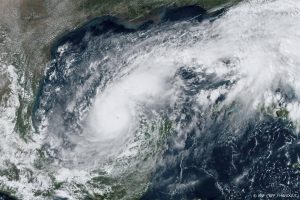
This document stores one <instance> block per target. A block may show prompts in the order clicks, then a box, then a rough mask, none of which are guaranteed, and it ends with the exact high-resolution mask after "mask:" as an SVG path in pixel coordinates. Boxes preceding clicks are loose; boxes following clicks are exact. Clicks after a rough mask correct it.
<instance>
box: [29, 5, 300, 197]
mask: <svg viewBox="0 0 300 200" xmlns="http://www.w3.org/2000/svg"><path fill="white" fill-rule="evenodd" d="M181 9H183V8H181ZM188 9H191V7H189V8H188ZM195 9H196V10H198V11H199V12H195V13H194V12H191V13H192V15H193V16H185V15H183V16H180V15H179V16H178V15H177V14H178V13H184V9H183V10H180V12H178V13H177V11H176V10H175V11H174V12H173V14H170V13H169V14H167V15H166V16H169V20H168V18H165V20H166V21H172V20H175V21H176V20H180V19H182V18H181V17H183V19H184V20H188V19H190V18H191V17H194V16H198V15H199V14H200V17H199V18H198V20H199V21H201V20H203V18H205V19H207V18H208V15H207V14H206V13H205V12H203V10H202V9H199V8H195ZM177 17H178V18H177ZM209 17H211V18H212V19H213V18H214V17H216V16H209ZM196 20H197V19H196ZM174 23H177V22H172V23H170V22H165V23H163V24H161V25H155V26H157V28H153V26H154V25H152V23H151V22H148V23H146V24H144V25H142V26H141V27H133V26H132V25H128V24H124V23H119V21H118V20H117V19H115V18H111V17H104V18H99V19H96V20H94V21H92V22H90V23H88V24H86V25H85V26H83V27H82V28H80V29H78V30H76V31H74V32H72V33H70V34H68V35H66V36H64V37H63V38H62V39H60V40H59V41H58V42H57V43H56V44H55V45H54V47H53V49H52V56H53V59H54V60H55V61H54V62H53V63H52V64H51V66H50V68H49V70H48V71H47V74H46V76H45V79H44V80H43V82H42V84H41V90H40V94H39V96H38V98H37V103H36V109H35V113H34V119H35V122H36V124H37V126H38V123H39V122H40V121H41V118H42V117H43V115H44V114H45V115H46V116H47V117H48V118H49V119H50V120H49V121H50V122H51V121H52V123H53V124H56V126H53V127H52V128H51V129H52V130H51V131H52V132H53V133H61V134H59V135H60V136H62V137H63V138H64V139H65V142H64V143H62V145H65V148H71V147H72V145H74V144H72V142H69V140H68V136H67V135H64V134H65V133H70V132H76V131H77V130H80V129H81V127H80V126H78V127H76V126H75V127H74V125H76V124H78V119H79V118H80V111H79V110H77V109H74V110H72V111H68V110H70V109H69V106H70V102H72V101H73V99H74V97H75V96H76V102H75V104H76V106H75V107H77V108H78V107H81V108H82V107H88V106H89V105H90V102H89V99H92V98H93V97H94V96H95V94H96V89H97V88H99V87H104V86H105V85H106V84H107V83H108V82H109V81H110V80H113V79H114V78H115V75H116V74H117V73H118V72H119V70H120V69H121V66H122V63H123V62H127V61H126V59H124V57H123V56H120V55H122V54H123V53H124V52H125V51H124V49H122V47H126V45H127V44H126V43H130V45H136V44H138V43H139V42H140V40H137V42H135V41H132V40H131V39H132V35H131V37H126V35H127V34H132V33H139V31H141V30H143V33H145V34H143V35H142V36H140V38H143V37H145V38H147V37H148V36H147V34H149V35H151V34H152V35H155V34H156V31H157V30H158V29H160V28H161V29H163V28H165V27H168V26H173V25H174ZM197 23H199V22H197ZM147 30H150V31H147ZM87 34H88V35H89V37H86V35H87ZM99 35H101V43H99V40H96V39H95V38H97V37H98V36H99ZM116 37H118V38H119V39H120V38H121V39H120V40H123V41H122V43H119V42H117V43H114V42H112V41H116V40H115V38H116ZM120 40H118V41H120ZM175 40H176V38H175ZM91 41H92V42H95V44H97V45H94V46H93V47H91V46H90V45H88V43H90V42H91ZM65 44H67V45H68V47H66V49H67V50H66V51H63V50H59V48H61V47H62V46H64V45H65ZM120 46H121V50H120V51H118V50H116V49H118V48H119V47H120ZM112 49H113V51H112ZM131 51H132V50H131ZM107 52H110V54H109V56H110V57H114V58H115V60H114V61H113V62H111V63H113V64H115V66H120V68H118V69H116V68H114V69H112V68H111V67H112V65H104V64H102V65H101V66H102V67H101V68H100V69H98V68H97V70H100V72H101V73H99V76H96V77H94V78H91V77H93V74H95V71H93V70H90V69H89V70H87V66H89V65H87V63H89V64H90V63H92V62H93V61H96V60H97V59H98V58H99V57H103V58H105V56H107V55H108V54H107ZM74 55H75V56H74ZM70 56H71V57H70ZM125 56H126V55H125ZM70 58H74V59H73V61H72V63H73V64H72V66H76V67H75V68H73V69H72V70H71V69H69V68H68V65H67V63H68V61H70ZM96 58H97V59H96ZM231 62H234V61H232V60H223V63H224V64H225V65H230V64H231ZM74 63H75V64H74ZM123 65H126V63H125V64H124V63H123ZM54 72H55V78H53V76H54V75H53V73H54ZM175 77H176V78H177V79H180V80H181V82H182V84H183V86H184V89H183V90H182V91H181V92H182V93H183V95H182V96H184V98H183V99H181V100H180V102H179V103H178V104H180V106H178V109H177V110H176V111H174V110H172V111H170V113H172V114H174V113H177V118H175V122H177V123H178V124H180V125H181V129H180V130H185V131H187V132H188V133H187V134H186V138H185V139H184V145H183V146H180V147H178V145H177V144H176V141H174V138H173V135H171V136H170V138H168V139H167V146H168V148H166V150H165V152H164V153H163V155H162V158H161V159H160V161H159V162H158V163H157V165H156V167H155V169H154V171H153V173H152V176H151V177H152V178H151V179H150V186H149V188H148V190H147V192H146V193H145V194H144V195H143V197H142V199H143V200H154V199H160V200H161V199H178V200H179V199H197V198H201V199H253V198H254V196H255V195H257V194H278V192H279V191H280V193H284V194H295V195H297V194H298V195H300V194H299V193H300V192H299V181H298V180H299V177H300V174H299V171H298V169H296V168H295V167H293V164H295V163H297V162H298V161H297V159H298V158H299V152H300V144H298V143H297V142H298V141H299V140H298V139H297V137H296V131H295V128H294V126H293V124H292V123H291V122H289V121H288V120H285V119H281V118H277V117H273V116H270V115H268V114H264V113H259V112H257V113H255V114H254V115H253V116H251V117H249V119H248V120H246V121H245V123H243V124H240V125H239V126H233V124H232V120H237V118H238V117H237V116H239V115H238V114H236V113H238V111H234V110H236V109H238V106H236V105H232V106H230V107H229V108H228V109H222V110H219V111H217V112H211V113H210V114H209V118H210V119H209V120H208V119H207V118H208V117H207V116H205V115H200V114H199V113H198V112H196V111H195V109H194V106H193V105H194V104H195V102H194V101H195V96H196V95H197V94H198V93H199V91H200V90H202V89H203V88H207V89H214V88H219V87H225V88H230V87H231V86H232V85H233V84H234V81H232V80H230V79H226V78H225V79H222V80H220V79H218V78H217V77H216V76H214V75H207V74H201V73H199V72H197V71H196V70H193V69H191V68H188V67H185V66H183V67H180V68H179V69H178V70H177V71H176V75H175ZM86 83H88V87H85V89H84V90H83V91H82V93H81V95H80V96H78V95H77V94H76V91H78V89H82V88H83V87H82V85H84V84H86ZM57 88H59V90H56V91H57V92H54V91H55V89H57ZM283 93H285V92H284V91H283ZM286 95H290V94H286ZM225 99H226V94H224V95H220V96H219V97H218V98H217V99H216V101H215V102H214V105H218V104H220V103H222V102H223V101H224V100H225ZM41 110H42V112H41ZM65 111H66V112H65ZM67 111H68V112H67ZM168 112H169V111H168ZM53 113H61V116H63V118H57V115H53ZM178 113H180V114H178ZM239 114H241V113H239ZM182 115H184V116H185V117H184V118H182V117H181V116H182ZM195 119H197V120H196V123H194V122H195ZM191 124H193V125H191ZM59 125H61V127H64V130H61V129H59V130H56V127H58V126H59ZM177 131H178V130H177ZM174 132H175V133H174V134H177V135H180V132H177V133H176V131H174ZM55 156H56V157H58V158H59V157H60V155H59V152H58V153H57V155H54V157H55ZM273 199H281V197H276V198H273Z"/></svg>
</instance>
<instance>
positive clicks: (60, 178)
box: [0, 0, 300, 200]
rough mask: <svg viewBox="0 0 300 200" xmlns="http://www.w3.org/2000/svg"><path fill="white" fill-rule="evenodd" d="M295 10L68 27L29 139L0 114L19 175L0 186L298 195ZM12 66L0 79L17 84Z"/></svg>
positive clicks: (141, 195)
mask: <svg viewBox="0 0 300 200" xmlns="http://www.w3.org/2000/svg"><path fill="white" fill-rule="evenodd" d="M299 22H300V2H299V1H297V0H272V1H271V0H249V1H242V2H240V3H237V4H235V5H233V6H231V7H229V8H226V9H222V11H221V12H217V14H213V15H210V14H203V15H200V18H199V16H197V17H195V18H189V19H187V20H176V21H172V20H166V21H164V22H161V23H158V24H146V25H143V26H141V27H138V28H132V27H130V26H127V25H126V24H125V25H124V24H123V23H120V22H119V21H118V20H117V19H115V18H111V17H107V18H104V19H102V21H101V22H100V24H101V26H100V28H99V27H98V28H96V29H94V28H93V24H92V25H90V26H91V28H88V29H85V30H81V31H80V34H79V33H78V34H77V33H75V32H74V33H73V34H74V35H68V36H66V37H65V38H64V39H63V40H60V41H59V42H58V43H57V46H55V47H53V50H52V60H51V62H49V63H48V64H47V66H46V69H45V72H44V78H43V80H42V81H41V83H40V88H39V92H38V93H37V95H36V98H35V104H34V109H33V113H32V121H33V128H32V132H33V136H32V140H30V141H29V144H27V145H25V144H22V142H21V141H19V140H18V139H15V138H14V136H12V135H11V134H10V135H8V133H11V132H12V131H13V127H12V125H8V124H7V123H4V122H5V121H11V120H12V119H11V118H12V117H10V116H4V115H2V114H1V115H0V127H2V128H1V131H0V133H1V135H2V136H3V135H6V137H11V140H13V141H14V142H13V143H20V145H21V146H24V150H23V153H20V154H19V157H20V160H24V161H23V164H22V165H21V166H20V169H19V170H20V173H19V176H20V179H21V180H22V181H20V182H22V184H21V183H20V184H14V181H15V180H13V179H7V180H6V181H5V182H6V183H7V184H6V186H7V187H9V188H12V189H13V190H14V191H16V192H17V193H18V194H19V196H20V197H21V198H22V199H47V198H48V197H47V195H44V196H43V197H41V196H37V195H33V194H34V193H36V192H37V191H51V194H52V197H49V199H53V198H54V199H70V200H71V199H84V198H87V197H89V196H90V197H94V198H95V199H97V198H96V197H98V198H99V199H102V198H103V199H143V200H148V199H149V200H150V199H151V200H153V199H255V197H257V195H259V194H269V195H270V194H273V195H276V198H280V197H283V196H282V195H287V194H289V195H294V196H293V197H297V196H298V195H300V194H299V181H298V180H299V178H300V177H299V169H300V168H299V163H300V160H299V154H300V146H299V138H298V134H299V128H300V80H299V77H300V68H299V67H300V56H299V53H298V52H299V49H300V23H299ZM107 27H109V28H107ZM76 34H77V35H76ZM6 68H7V72H4V71H3V73H8V74H10V76H7V77H8V79H7V80H6V79H3V80H2V79H1V80H0V88H1V87H2V85H5V84H10V85H11V91H12V93H17V91H19V90H21V86H18V84H17V76H18V74H16V73H15V72H14V67H13V66H6ZM1 70H2V69H1ZM1 70H0V77H1V73H2V71H1ZM3 70H5V69H3ZM8 102H11V103H8V104H14V102H16V103H15V104H18V98H17V97H16V96H15V97H14V96H13V95H12V96H11V99H10V100H9V101H8ZM1 106H2V105H1ZM0 109H2V108H1V107H0ZM9 109H10V108H9ZM11 109H13V108H11ZM6 113H9V112H8V111H7V112H6ZM4 127H6V128H4ZM5 140H6V139H5ZM2 147H3V148H4V149H3V148H2ZM1 148H2V149H1V152H2V154H3V155H4V157H7V158H5V159H4V158H3V159H2V158H1V160H3V161H2V162H4V160H11V162H12V163H14V162H17V161H15V160H12V158H11V154H12V153H10V152H15V151H17V150H16V149H17V147H16V146H15V145H7V144H3V145H2V142H1ZM30 152H35V154H34V156H32V154H31V153H30ZM29 155H31V156H30V157H29ZM28 168H30V169H32V170H34V172H33V174H32V176H28V172H26V169H28ZM28 177H34V178H30V179H29V178H28ZM279 191H280V193H279ZM41 193H43V192H41ZM97 195H98V196H97ZM280 195H281V196H280ZM298 197H299V196H298ZM268 198H270V199H271V197H270V196H269V197H268ZM92 199H93V198H92Z"/></svg>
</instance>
